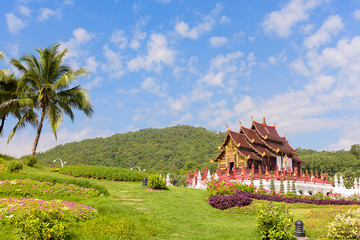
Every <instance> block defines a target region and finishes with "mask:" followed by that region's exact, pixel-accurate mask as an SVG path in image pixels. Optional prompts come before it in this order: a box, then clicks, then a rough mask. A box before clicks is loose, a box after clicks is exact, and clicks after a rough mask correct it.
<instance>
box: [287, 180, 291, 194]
mask: <svg viewBox="0 0 360 240" xmlns="http://www.w3.org/2000/svg"><path fill="white" fill-rule="evenodd" d="M286 192H287V193H289V192H291V186H290V179H289V178H288V180H287V182H286Z"/></svg>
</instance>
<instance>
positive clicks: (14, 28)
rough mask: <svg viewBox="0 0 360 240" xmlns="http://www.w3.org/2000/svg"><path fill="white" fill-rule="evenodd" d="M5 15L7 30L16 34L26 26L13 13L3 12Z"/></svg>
mask: <svg viewBox="0 0 360 240" xmlns="http://www.w3.org/2000/svg"><path fill="white" fill-rule="evenodd" d="M5 17H6V23H7V26H8V28H9V32H11V33H12V34H16V33H17V32H18V31H20V30H21V29H23V28H24V27H26V23H25V22H24V21H23V20H21V19H20V18H18V17H17V16H15V15H14V14H13V13H7V14H5Z"/></svg>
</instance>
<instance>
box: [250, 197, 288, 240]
mask: <svg viewBox="0 0 360 240" xmlns="http://www.w3.org/2000/svg"><path fill="white" fill-rule="evenodd" d="M292 222H293V216H292V214H291V213H288V211H287V208H285V205H284V204H279V205H275V204H274V203H272V202H270V203H269V204H266V205H263V206H261V207H260V210H259V213H258V217H257V219H256V227H257V228H258V230H259V233H260V238H261V239H273V240H275V239H276V240H288V239H295V237H293V234H292V233H291V232H290V228H291V225H292Z"/></svg>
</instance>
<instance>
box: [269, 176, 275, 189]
mask: <svg viewBox="0 0 360 240" xmlns="http://www.w3.org/2000/svg"><path fill="white" fill-rule="evenodd" d="M270 191H271V192H275V191H276V190H275V181H274V177H273V176H271V181H270Z"/></svg>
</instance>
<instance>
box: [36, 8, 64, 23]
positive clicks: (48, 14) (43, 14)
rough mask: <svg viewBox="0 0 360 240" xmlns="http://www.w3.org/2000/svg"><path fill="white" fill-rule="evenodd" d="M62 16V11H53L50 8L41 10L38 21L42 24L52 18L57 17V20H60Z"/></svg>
mask: <svg viewBox="0 0 360 240" xmlns="http://www.w3.org/2000/svg"><path fill="white" fill-rule="evenodd" d="M61 15H62V11H61V9H57V10H51V9H50V8H40V14H39V16H38V18H37V20H38V21H40V22H42V21H45V20H47V19H49V18H50V17H52V16H55V17H56V18H57V19H60V18H61Z"/></svg>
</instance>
